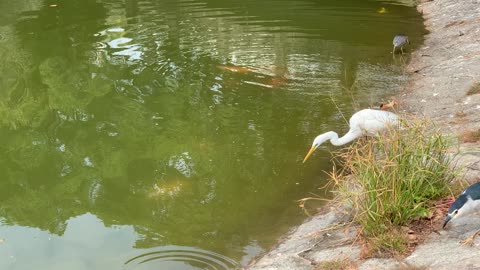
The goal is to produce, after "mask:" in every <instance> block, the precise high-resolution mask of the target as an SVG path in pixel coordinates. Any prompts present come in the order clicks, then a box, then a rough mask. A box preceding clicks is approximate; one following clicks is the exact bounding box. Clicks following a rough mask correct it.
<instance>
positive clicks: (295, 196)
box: [0, 0, 425, 270]
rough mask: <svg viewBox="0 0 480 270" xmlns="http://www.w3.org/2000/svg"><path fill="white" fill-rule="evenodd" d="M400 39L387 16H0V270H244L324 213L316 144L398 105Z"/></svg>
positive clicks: (82, 2) (32, 7) (217, 8)
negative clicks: (316, 212)
mask: <svg viewBox="0 0 480 270" xmlns="http://www.w3.org/2000/svg"><path fill="white" fill-rule="evenodd" d="M401 32H403V33H407V34H408V35H409V36H410V40H411V41H412V45H411V46H409V47H407V48H406V51H407V55H408V52H409V51H411V50H413V49H414V48H415V46H418V45H420V44H421V42H422V39H423V35H424V33H425V30H424V28H423V24H422V19H421V16H420V14H418V13H417V11H416V10H415V8H413V7H411V6H409V5H408V4H406V3H402V2H398V1H388V2H382V1H358V0H312V1H308V0H290V1H285V0H264V1H259V0H247V1H244V0H221V1H220V0H204V1H197V0H156V1H154V0H143V1H137V0H123V1H114V0H97V1H95V0H76V1H74V0H70V1H55V0H45V1H40V0H17V1H6V0H0V71H1V77H0V139H1V142H2V143H1V144H0V269H9V270H10V269H11V270H17V269H69V270H76V269H173V270H177V269H182V270H183V269H233V268H236V267H238V266H239V265H242V264H245V263H247V262H248V261H249V260H250V259H251V258H253V257H254V256H256V255H258V254H260V253H261V252H264V251H266V250H268V248H269V247H271V246H272V245H273V244H274V243H275V241H277V239H278V237H279V236H280V235H282V234H283V233H286V232H287V231H288V230H289V228H291V227H292V226H295V225H298V224H299V223H300V222H301V221H302V220H304V219H305V218H306V215H305V213H304V212H303V211H302V209H300V208H299V207H298V202H297V201H298V200H299V199H301V198H304V197H310V196H313V195H312V194H315V196H327V197H328V194H325V192H324V191H322V190H319V189H318V188H319V187H322V186H323V185H324V184H325V183H326V180H327V176H326V174H325V173H324V171H328V170H329V169H330V168H331V166H332V165H331V163H330V161H329V160H330V154H329V150H332V149H334V148H333V147H331V146H325V147H322V148H321V149H320V151H317V153H316V154H315V155H313V156H312V157H311V158H310V159H309V160H308V162H306V163H305V164H302V159H303V157H304V155H305V154H306V151H307V150H308V149H309V147H310V145H311V142H312V140H313V138H314V137H315V136H316V135H317V134H319V133H323V132H325V131H328V130H336V131H338V132H339V133H342V132H345V131H346V130H347V129H348V126H347V124H346V122H345V120H344V116H345V117H346V118H347V119H348V117H349V116H350V115H351V114H352V112H353V111H355V110H357V109H360V108H365V107H370V106H373V107H376V106H378V105H379V104H380V103H381V102H384V101H385V100H386V99H387V98H388V96H390V95H392V94H395V93H397V91H399V90H401V84H402V83H403V82H404V81H405V79H406V78H405V75H404V71H403V70H404V63H405V61H406V59H405V58H407V57H401V56H400V55H396V56H395V57H392V54H391V50H392V45H391V41H392V38H393V36H394V35H395V34H397V33H401ZM309 207H311V208H315V207H316V206H314V205H313V206H312V205H311V206H309Z"/></svg>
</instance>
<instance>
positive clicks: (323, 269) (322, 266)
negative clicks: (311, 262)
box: [315, 258, 356, 270]
mask: <svg viewBox="0 0 480 270" xmlns="http://www.w3.org/2000/svg"><path fill="white" fill-rule="evenodd" d="M353 269H356V267H355V265H354V264H353V262H352V261H350V260H349V259H348V258H346V259H343V260H332V261H323V262H320V263H319V264H318V265H317V267H315V270H353Z"/></svg>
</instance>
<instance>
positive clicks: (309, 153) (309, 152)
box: [303, 146, 316, 163]
mask: <svg viewBox="0 0 480 270" xmlns="http://www.w3.org/2000/svg"><path fill="white" fill-rule="evenodd" d="M315 149H316V147H315V146H312V148H310V151H308V153H307V155H306V156H305V158H304V159H303V163H305V161H306V160H307V159H308V158H309V157H310V155H311V154H312V153H313V151H315Z"/></svg>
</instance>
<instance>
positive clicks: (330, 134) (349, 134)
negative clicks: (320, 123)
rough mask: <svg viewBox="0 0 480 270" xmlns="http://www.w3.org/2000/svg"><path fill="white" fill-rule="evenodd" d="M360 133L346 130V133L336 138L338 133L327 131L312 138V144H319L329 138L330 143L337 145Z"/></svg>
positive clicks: (354, 137)
mask: <svg viewBox="0 0 480 270" xmlns="http://www.w3.org/2000/svg"><path fill="white" fill-rule="evenodd" d="M360 135H361V133H359V132H352V131H349V132H347V134H345V135H343V136H342V137H341V138H338V134H337V133H336V132H334V131H329V132H326V133H323V134H320V135H318V136H317V137H316V138H315V140H314V144H316V145H320V144H322V143H324V142H326V141H328V140H330V143H332V144H333V145H335V146H339V145H344V144H346V143H349V142H351V141H353V140H355V139H356V138H358V137H360Z"/></svg>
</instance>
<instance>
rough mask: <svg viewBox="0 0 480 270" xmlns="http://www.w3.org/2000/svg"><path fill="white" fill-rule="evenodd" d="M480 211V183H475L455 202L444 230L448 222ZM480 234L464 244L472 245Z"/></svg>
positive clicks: (446, 218) (450, 209)
mask: <svg viewBox="0 0 480 270" xmlns="http://www.w3.org/2000/svg"><path fill="white" fill-rule="evenodd" d="M479 210H480V182H478V183H475V184H473V185H471V186H469V187H468V188H467V189H465V190H464V191H463V192H462V193H461V194H460V196H458V198H457V199H456V200H455V202H453V204H452V205H451V206H450V208H449V209H448V214H447V216H446V217H445V221H444V222H443V228H445V226H447V224H448V222H450V221H451V220H453V219H454V218H457V217H461V216H467V215H469V214H472V213H474V212H477V211H479ZM478 233H480V230H479V231H477V232H475V233H474V234H473V235H472V236H471V237H470V238H468V239H467V240H465V241H464V243H465V244H466V243H471V242H473V239H474V237H475V235H477V234H478Z"/></svg>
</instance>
